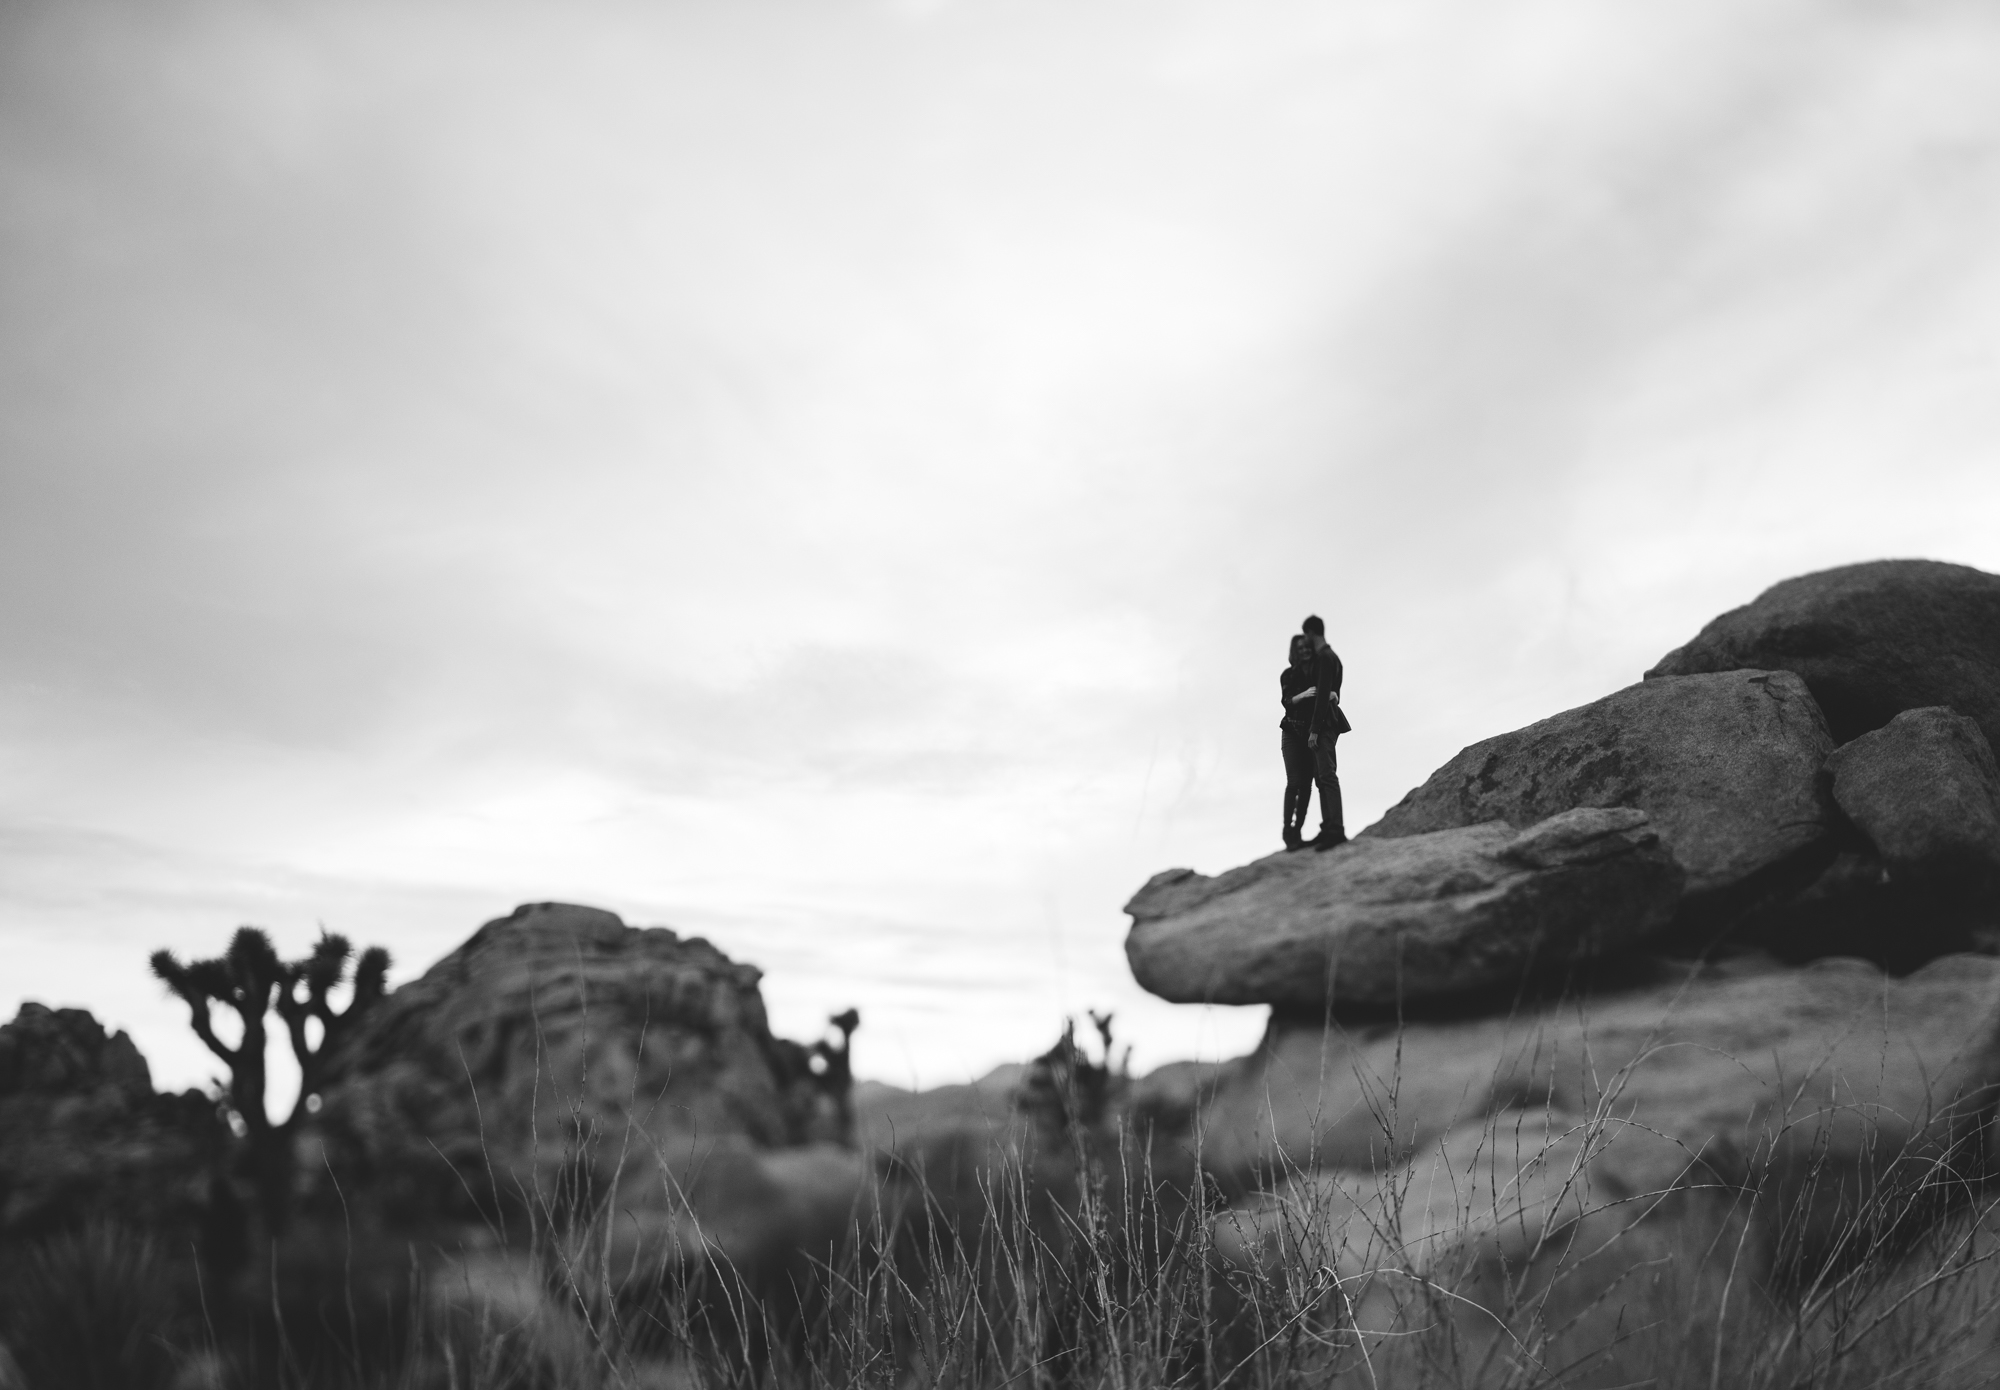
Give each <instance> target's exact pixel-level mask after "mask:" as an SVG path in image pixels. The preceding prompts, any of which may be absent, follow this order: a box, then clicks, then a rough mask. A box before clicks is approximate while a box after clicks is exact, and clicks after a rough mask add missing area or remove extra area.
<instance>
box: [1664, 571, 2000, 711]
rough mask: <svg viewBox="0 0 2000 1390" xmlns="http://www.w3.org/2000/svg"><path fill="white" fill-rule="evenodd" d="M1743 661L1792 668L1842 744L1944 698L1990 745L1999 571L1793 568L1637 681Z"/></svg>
mask: <svg viewBox="0 0 2000 1390" xmlns="http://www.w3.org/2000/svg"><path fill="white" fill-rule="evenodd" d="M1743 667H1752V668H1755V669H1757V670H1762V671H1795V672H1797V673H1798V674H1799V675H1800V676H1801V677H1803V678H1804V680H1805V683H1806V685H1807V686H1808V687H1809V688H1810V689H1811V690H1812V693H1813V696H1814V698H1815V699H1817V700H1818V701H1819V706H1820V709H1821V710H1823V711H1824V712H1825V714H1826V721H1827V724H1828V726H1829V727H1831V729H1832V730H1833V736H1834V738H1835V739H1836V740H1838V741H1839V742H1842V743H1845V742H1847V741H1848V740H1849V739H1853V738H1857V737H1859V736H1860V735H1862V734H1864V733H1867V732H1868V731H1869V730H1871V729H1879V728H1881V727H1882V726H1883V725H1884V724H1886V723H1888V722H1889V721H1890V720H1891V719H1892V718H1894V717H1895V716H1896V715H1897V714H1899V713H1901V712H1902V711H1904V710H1908V709H1921V708H1923V707H1924V706H1926V705H1948V706H1950V707H1951V708H1952V709H1954V710H1957V711H1958V712H1959V713H1960V714H1963V715H1966V716H1968V717H1970V718H1972V719H1976V720H1977V721H1979V726H1980V728H1981V729H1982V730H1984V731H1985V734H1986V738H1987V741H1988V742H1989V743H1992V744H1996V745H2000V575H1992V574H1987V573H1985V572H1984V571H1982V570H1976V569H1971V568H1969V567H1967V566H1965V565H1947V564H1941V563H1939V562H1937V561H1934V560H1876V561H1872V562H1870V563H1868V564H1862V565H1844V566H1842V567H1841V568H1839V569H1830V570H1821V571H1820V572H1818V573H1816V574H1805V575H1800V576H1799V577H1797V578H1796V579H1787V580H1785V581H1784V582H1783V583H1780V584H1774V585H1772V586H1771V587H1770V588H1769V589H1766V590H1765V591H1764V592H1763V593H1762V594H1760V595H1759V596H1758V597H1757V598H1756V599H1755V600H1754V601H1753V602H1751V603H1747V604H1745V605H1744V606H1743V607H1741V608H1735V609H1731V610H1730V611H1729V612H1727V613H1724V614H1723V615H1722V616H1721V617H1719V618H1717V619H1715V620H1714V621H1713V622H1711V623H1709V624H1708V626H1706V627H1704V628H1703V629H1702V630H1701V631H1700V632H1699V633H1697V634H1696V635H1695V637H1694V640H1692V641H1690V642H1689V643H1688V644H1687V645H1686V646H1683V647H1677V648H1676V649H1674V650H1673V651H1671V652H1668V653H1667V654H1666V655H1665V656H1664V657H1662V658H1661V659H1660V661H1659V664H1658V665H1656V666H1654V667H1653V669H1652V670H1650V671H1648V672H1647V673H1646V678H1647V679H1648V680H1649V681H1650V680H1655V679H1659V678H1663V677H1671V676H1688V675H1694V674H1697V673H1700V672H1706V671H1733V670H1737V669H1739V668H1743Z"/></svg>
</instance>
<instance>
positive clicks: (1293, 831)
mask: <svg viewBox="0 0 2000 1390" xmlns="http://www.w3.org/2000/svg"><path fill="white" fill-rule="evenodd" d="M1312 656H1313V647H1312V639H1311V638H1309V637H1307V636H1306V635H1305V634H1303V633H1301V634H1299V635H1298V636H1297V637H1294V638H1293V639H1292V662H1291V665H1289V666H1287V667H1286V668H1285V669H1284V670H1282V671H1280V672H1279V673H1278V698H1279V699H1280V700H1281V701H1283V702H1284V706H1285V717H1284V718H1283V719H1281V720H1279V721H1278V729H1279V738H1278V746H1279V748H1280V750H1281V751H1282V752H1283V753H1284V755H1285V848H1286V849H1303V848H1304V847H1305V825H1306V811H1307V810H1308V809H1310V808H1311V806H1312V794H1313V750H1312V747H1311V745H1310V741H1309V737H1308V736H1309V735H1310V734H1311V732H1312V713H1313V697H1314V696H1315V695H1317V694H1318V693H1319V691H1318V690H1317V689H1316V688H1315V687H1314V685H1313V683H1312V679H1313V668H1312Z"/></svg>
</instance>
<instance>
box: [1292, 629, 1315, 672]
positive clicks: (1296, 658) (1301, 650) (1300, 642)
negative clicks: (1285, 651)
mask: <svg viewBox="0 0 2000 1390" xmlns="http://www.w3.org/2000/svg"><path fill="white" fill-rule="evenodd" d="M1312 651H1313V648H1312V638H1310V637H1308V636H1306V635H1305V634H1304V633H1303V632H1299V633H1294V634H1293V635H1292V665H1294V666H1303V665H1305V664H1306V662H1307V661H1308V660H1310V659H1311V657H1312Z"/></svg>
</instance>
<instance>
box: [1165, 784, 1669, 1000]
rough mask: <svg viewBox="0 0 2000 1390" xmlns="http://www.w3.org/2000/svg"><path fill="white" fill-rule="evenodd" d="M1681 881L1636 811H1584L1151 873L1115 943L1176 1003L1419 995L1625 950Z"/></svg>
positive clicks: (1504, 985)
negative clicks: (1214, 867) (1218, 867)
mask: <svg viewBox="0 0 2000 1390" xmlns="http://www.w3.org/2000/svg"><path fill="white" fill-rule="evenodd" d="M1682 877H1683V876H1682V873H1681V871H1680V869H1679V868H1678V867H1677V866H1676V865H1675V863H1674V861H1673V859H1672V857H1671V856H1669V855H1668V854H1667V852H1666V850H1665V849H1664V848H1662V846H1661V845H1660V837H1659V836H1658V835H1657V834H1655V833H1654V832H1653V831H1652V829H1651V828H1650V827H1649V826H1648V824H1647V819H1646V814H1645V812H1643V811H1636V810H1630V809H1618V810H1603V809H1597V808H1584V809H1578V810H1570V811H1564V812H1562V813H1561V814H1560V815H1556V816H1553V817H1550V818H1549V819H1547V820H1545V821H1542V822H1541V823H1540V824H1538V825H1535V826H1533V827H1531V828H1529V829H1527V830H1524V831H1517V830H1515V829H1514V828H1513V827H1512V826H1510V825H1508V824H1507V823H1506V822H1504V821H1490V822H1488V823H1486V824H1484V825H1475V826H1469V827H1467V828H1465V829H1462V830H1440V831H1435V832H1433V833H1431V834H1427V835H1412V836H1409V837H1408V838H1404V839H1374V840H1357V841H1355V842H1353V843H1352V844H1350V845H1347V846H1345V847H1343V848H1342V849H1340V850H1339V851H1337V852H1335V853H1332V854H1274V855H1271V856H1270V857H1268V858H1265V859H1260V860H1258V861H1257V862H1256V863H1254V864H1248V865H1245V866H1244V867H1243V868H1240V869H1232V870H1231V871H1230V872H1228V873H1226V874H1223V875H1222V876H1221V877H1219V878H1206V877H1204V876H1202V875H1200V874H1197V873H1193V872H1192V871H1190V870H1185V869H1182V870H1173V871H1170V872H1168V873H1164V874H1160V875H1158V876H1157V877H1155V878H1154V879H1153V880H1152V881H1151V882H1150V883H1148V884H1147V885H1146V886H1145V887H1144V888H1142V889H1140V890H1139V893H1138V895H1137V896H1136V897H1134V898H1133V899H1132V901H1131V902H1130V903H1128V904H1126V907H1125V910H1126V912H1128V913H1130V914H1131V916H1132V932H1131V935H1130V936H1128V937H1127V938H1126V942H1125V952H1126V955H1127V957H1128V958H1129V959H1130V961H1131V964H1132V974H1133V976H1134V977H1135V978H1136V979H1137V980H1138V981H1139V983H1140V984H1141V985H1143V986H1145V987H1146V988H1147V989H1149V990H1151V991H1152V992H1153V993H1154V994H1157V995H1159V996H1160V997H1161V998H1163V999H1170V1000H1173V1001H1175V1002H1176V1003H1202V1002H1213V1003H1219V1004H1251V1003H1262V1004H1277V1005H1281V1006H1287V1007H1293V1008H1303V1009H1307V1010H1312V1009H1317V1008H1321V1007H1345V1006H1361V1007H1369V1006H1373V1007H1377V1008H1393V1007H1395V1006H1397V1005H1398V1004H1405V1005H1410V1006H1416V1007H1421V1006H1422V1005H1424V1004H1426V1003H1428V1002H1430V1001H1433V1000H1439V999H1451V998H1454V997H1456V996H1462V995H1467V994H1475V993H1480V992H1483V991H1492V990H1496V989H1499V990H1505V989H1510V988H1513V987H1516V986H1518V985H1520V984H1522V983H1523V982H1524V981H1526V980H1527V979H1529V978H1530V977H1531V976H1532V975H1533V974H1535V973H1537V972H1540V973H1548V972H1552V971H1556V970H1560V969H1562V968H1563V967H1564V966H1567V965H1571V964H1574V963H1576V962H1578V961H1582V960H1587V959H1591V958H1593V957H1597V956H1602V955H1606V954H1608V953H1612V952H1617V951H1624V950H1629V949H1631V948H1632V947H1633V946H1635V945H1637V944H1638V943H1639V942H1641V941H1643V940H1645V939H1646V937H1648V936H1649V935H1650V934H1652V933H1653V932H1654V931H1656V930H1658V929H1659V928H1660V927H1661V926H1663V925H1665V924H1666V922H1667V920H1668V918H1669V917H1670V916H1671V914H1672V912H1673V909H1674V906H1675V904H1676V902H1677V901H1678V899H1679V896H1680V890H1681V883H1682Z"/></svg>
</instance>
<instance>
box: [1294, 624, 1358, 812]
mask: <svg viewBox="0 0 2000 1390" xmlns="http://www.w3.org/2000/svg"><path fill="white" fill-rule="evenodd" d="M1300 626H1301V627H1302V628H1303V629H1304V631H1305V635H1306V640H1307V641H1309V642H1311V643H1312V646H1313V658H1312V671H1313V681H1312V683H1313V689H1314V691H1315V694H1314V695H1313V712H1312V723H1311V725H1310V726H1309V727H1310V730H1311V731H1310V732H1309V733H1308V734H1307V735H1306V744H1307V746H1308V747H1310V748H1311V749H1312V752H1313V780H1314V781H1316V782H1318V783H1319V835H1318V836H1317V837H1316V838H1315V839H1314V840H1313V848H1314V849H1317V850H1327V849H1332V848H1333V847H1334V846H1335V845H1344V844H1346V843H1347V817H1346V814H1345V812H1344V811H1343V809H1342V807H1341V802H1340V766H1339V764H1338V763H1337V762H1335V760H1334V754H1333V746H1334V744H1335V743H1336V742H1338V741H1339V739H1340V736H1341V735H1342V734H1344V733H1346V732H1348V731H1349V730H1350V729H1352V728H1353V727H1354V726H1353V725H1351V724H1349V723H1348V722H1347V716H1346V715H1345V714H1343V713H1342V712H1341V708H1340V679H1341V667H1340V657H1339V655H1338V654H1336V653H1335V652H1334V650H1333V648H1332V647H1331V646H1329V645H1327V640H1326V624H1325V623H1324V622H1322V621H1321V620H1320V617H1319V615H1318V614H1317V613H1315V614H1313V615H1311V616H1310V617H1308V618H1307V619H1306V620H1305V622H1304V623H1302V624H1300Z"/></svg>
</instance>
